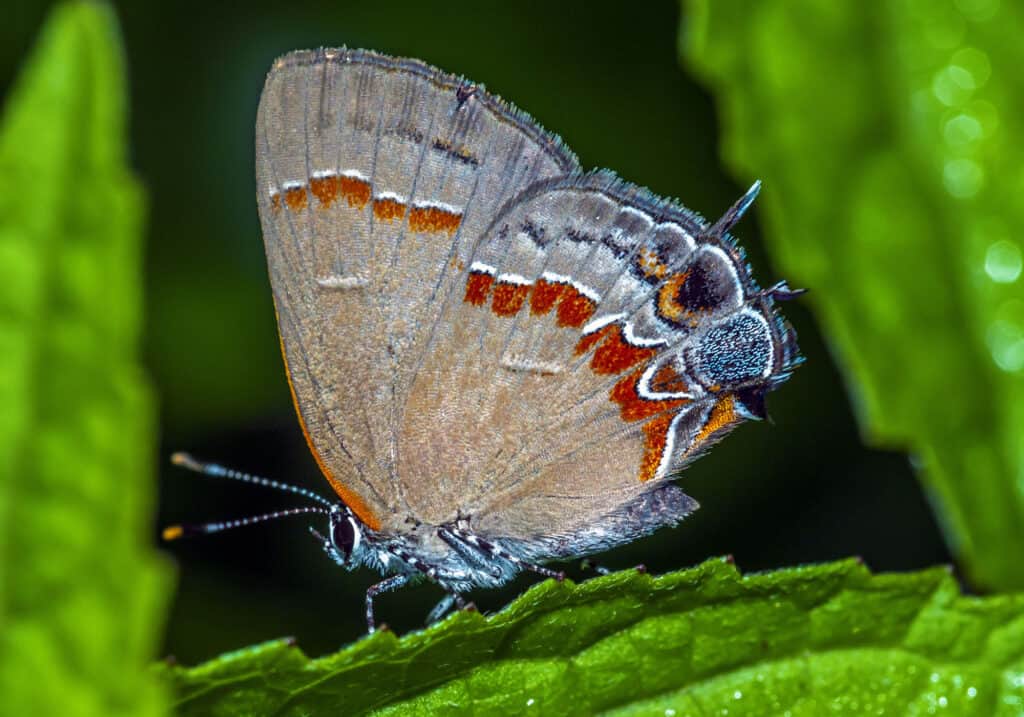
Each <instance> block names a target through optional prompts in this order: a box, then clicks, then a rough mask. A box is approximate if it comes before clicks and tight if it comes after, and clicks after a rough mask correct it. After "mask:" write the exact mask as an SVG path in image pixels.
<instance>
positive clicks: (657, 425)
mask: <svg viewBox="0 0 1024 717" xmlns="http://www.w3.org/2000/svg"><path fill="white" fill-rule="evenodd" d="M675 417H676V416H675V414H674V413H667V414H665V415H664V416H658V417H657V418H655V419H654V420H651V421H648V422H647V423H645V424H644V457H643V459H642V460H641V461H640V474H639V475H638V476H637V478H638V479H639V480H640V482H641V483H646V482H647V481H649V480H650V479H651V478H654V477H655V476H656V475H657V474H658V466H660V465H661V459H662V457H663V456H664V455H665V447H666V446H667V445H668V432H669V429H670V428H671V427H672V419H674V418H675Z"/></svg>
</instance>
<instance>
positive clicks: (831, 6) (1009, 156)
mask: <svg viewBox="0 0 1024 717" xmlns="http://www.w3.org/2000/svg"><path fill="white" fill-rule="evenodd" d="M683 5H684V11H685V12H684V22H683V27H682V32H681V50H682V53H683V55H684V58H685V59H686V60H687V62H688V63H689V64H690V66H692V67H694V68H695V69H696V70H697V71H698V72H700V73H701V74H702V75H703V76H704V77H705V78H706V79H707V81H708V83H709V84H710V85H711V86H712V88H714V90H715V91H716V93H717V95H718V99H719V103H720V107H721V113H722V117H723V124H724V130H723V134H724V136H723V152H724V155H725V158H726V160H727V161H728V162H729V164H730V165H731V166H732V167H733V168H734V170H735V171H736V172H737V174H739V175H741V176H743V177H744V178H745V179H750V178H753V177H755V176H756V177H761V178H762V179H763V180H764V186H765V190H764V192H762V195H761V196H762V201H763V204H762V208H763V210H764V215H763V216H764V218H765V225H766V231H765V235H766V239H767V242H768V245H769V247H770V248H771V249H773V250H774V255H775V257H776V258H777V260H778V263H779V265H780V268H781V269H782V270H783V271H784V272H785V273H786V274H787V275H788V278H789V279H790V282H791V283H795V284H798V285H806V286H809V287H810V288H811V289H812V293H811V294H810V295H809V297H808V300H809V301H810V302H811V305H812V306H813V307H814V308H815V310H816V311H817V312H818V315H819V317H820V319H821V321H822V324H823V327H824V329H825V332H826V334H827V335H828V337H829V338H830V340H831V341H832V343H833V345H834V346H835V348H836V350H837V354H838V358H839V361H840V363H841V364H842V365H843V367H844V369H845V372H846V374H847V377H848V380H849V383H850V385H851V392H852V393H853V394H854V397H855V399H856V400H857V401H858V402H859V406H858V408H859V411H860V416H861V425H862V426H863V429H864V431H865V432H866V433H867V434H868V438H869V440H871V441H872V442H874V443H876V444H882V445H887V446H896V447H902V448H909V449H910V450H911V452H912V454H913V455H914V457H915V460H916V464H917V465H918V467H919V469H920V473H921V475H922V478H923V480H924V483H925V485H926V487H927V488H928V489H929V492H930V494H931V495H932V497H933V498H934V501H933V502H934V503H935V504H936V505H937V509H938V512H939V515H940V517H941V518H942V519H943V522H944V525H945V528H946V533H947V539H948V540H949V541H950V543H951V545H952V548H953V550H954V552H955V554H956V555H957V557H958V559H960V560H962V561H963V562H964V564H965V567H966V568H967V569H968V571H969V572H970V574H971V576H972V578H973V579H974V580H975V581H977V583H978V584H980V585H983V586H986V587H989V588H1002V589H1007V588H1010V589H1020V588H1024V561H1022V560H1021V559H1020V555H1021V554H1022V553H1024V480H1022V478H1024V280H1021V278H1020V276H1021V269H1022V258H1021V257H1022V254H1021V246H1022V242H1024V239H1022V237H1024V203H1022V202H1021V201H1020V194H1021V191H1022V190H1024V171H1022V168H1024V99H1022V98H1024V73H1022V72H1021V66H1022V65H1024V44H1022V43H1021V35H1020V29H1021V28H1022V27H1024V6H1022V5H1020V4H1015V3H1008V2H1003V3H1001V4H1000V3H999V2H996V1H995V0H971V1H970V2H966V1H963V0H958V1H957V2H950V1H948V0H947V1H943V2H935V3H931V2H919V1H917V0H899V1H897V2H891V3H868V4H865V3H861V2H852V0H846V1H843V2H834V1H833V0H801V1H800V2H796V3H791V2H781V1H780V0H769V1H768V2H761V3H756V4H750V3H746V2H740V1H739V0H722V1H721V2H708V1H707V0H689V1H688V2H684V3H683ZM812 358H813V357H812Z"/></svg>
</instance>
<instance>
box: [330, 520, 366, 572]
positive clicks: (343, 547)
mask: <svg viewBox="0 0 1024 717" xmlns="http://www.w3.org/2000/svg"><path fill="white" fill-rule="evenodd" d="M331 542H332V543H334V547H335V548H337V549H338V551H339V552H340V553H341V554H342V555H344V556H345V560H346V562H347V561H348V559H349V557H351V555H352V551H353V550H355V547H356V545H357V544H358V543H359V529H358V528H357V527H356V524H355V521H353V520H352V518H350V517H349V516H344V517H342V518H341V519H340V520H337V521H334V524H333V525H331Z"/></svg>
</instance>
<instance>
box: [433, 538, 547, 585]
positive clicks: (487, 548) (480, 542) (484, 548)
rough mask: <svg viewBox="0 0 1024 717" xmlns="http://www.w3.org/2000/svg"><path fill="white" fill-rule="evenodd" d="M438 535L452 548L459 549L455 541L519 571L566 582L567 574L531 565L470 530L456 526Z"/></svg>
mask: <svg viewBox="0 0 1024 717" xmlns="http://www.w3.org/2000/svg"><path fill="white" fill-rule="evenodd" d="M437 534H438V535H439V536H440V537H441V539H442V540H444V541H445V542H446V543H448V544H449V545H451V546H452V547H457V546H456V545H455V542H453V541H458V542H460V543H462V544H463V545H468V546H470V547H472V548H474V549H476V550H477V551H479V552H480V553H483V554H484V555H486V556H490V557H495V558H501V559H502V560H507V561H508V562H510V563H512V564H513V565H515V566H516V567H517V568H519V570H529V571H530V572H532V573H537V574H538V575H543V576H544V577H547V578H554V579H555V580H557V581H559V582H562V581H563V580H565V573H564V572H562V571H561V570H552V569H551V568H545V567H544V566H543V565H537V564H536V563H529V562H527V561H525V560H523V559H521V558H520V557H519V556H517V555H513V554H512V553H510V552H509V551H507V550H505V548H503V547H501V546H500V545H496V544H494V543H492V542H490V541H489V540H484V539H483V538H481V537H480V536H479V535H477V534H476V533H472V532H470V531H468V530H463V529H462V528H457V527H455V526H450V527H449V526H443V527H441V528H438V531H437Z"/></svg>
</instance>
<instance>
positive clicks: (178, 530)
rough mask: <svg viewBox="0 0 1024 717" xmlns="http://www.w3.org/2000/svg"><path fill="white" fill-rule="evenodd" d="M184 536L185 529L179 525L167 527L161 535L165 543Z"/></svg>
mask: <svg viewBox="0 0 1024 717" xmlns="http://www.w3.org/2000/svg"><path fill="white" fill-rule="evenodd" d="M184 534H185V529H184V528H182V527H181V526H180V525H169V526H167V527H166V528H164V532H163V533H162V534H161V535H162V537H163V539H164V540H166V541H168V542H169V541H171V540H177V539H178V538H180V537H181V536H182V535H184Z"/></svg>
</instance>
